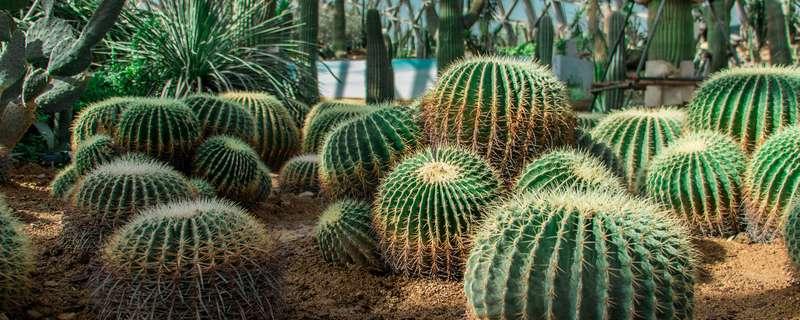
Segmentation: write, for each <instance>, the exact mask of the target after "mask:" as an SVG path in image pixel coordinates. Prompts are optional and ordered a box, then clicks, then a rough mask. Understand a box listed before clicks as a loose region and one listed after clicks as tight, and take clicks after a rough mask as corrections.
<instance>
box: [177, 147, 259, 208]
mask: <svg viewBox="0 0 800 320" xmlns="http://www.w3.org/2000/svg"><path fill="white" fill-rule="evenodd" d="M192 167H193V174H194V175H195V176H197V177H201V178H203V179H205V180H206V181H208V182H209V183H211V185H213V186H214V187H215V188H216V190H217V193H218V194H219V195H220V196H222V197H225V198H228V199H231V200H234V201H238V202H239V203H241V204H243V205H255V204H257V203H259V202H261V201H263V200H264V199H265V198H266V196H267V195H268V192H269V190H270V189H269V188H270V187H271V183H269V184H268V185H267V186H264V185H263V179H264V176H267V178H268V177H269V170H268V169H267V168H266V167H265V166H264V164H263V163H262V162H261V159H260V158H259V156H258V154H257V153H256V152H255V150H253V148H251V147H250V145H248V144H247V143H245V142H244V141H242V140H239V139H237V138H234V137H231V136H214V137H211V138H210V139H208V140H207V141H206V142H204V143H203V144H202V145H200V147H198V148H197V156H196V157H195V160H194V162H193V163H192ZM264 188H267V192H264Z"/></svg>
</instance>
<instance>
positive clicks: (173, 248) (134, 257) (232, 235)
mask: <svg viewBox="0 0 800 320" xmlns="http://www.w3.org/2000/svg"><path fill="white" fill-rule="evenodd" d="M270 245H271V243H270V240H269V233H268V232H267V230H266V228H265V227H264V225H262V224H261V223H260V222H259V221H257V220H255V219H254V218H252V217H251V216H250V215H249V214H248V213H247V212H245V211H244V210H242V209H240V208H238V207H236V206H234V205H232V204H230V203H227V202H225V201H221V200H212V199H203V200H191V201H182V202H175V203H170V204H165V205H161V206H157V207H154V208H151V209H150V210H146V211H144V212H142V213H141V214H140V215H138V216H137V217H136V218H135V219H134V220H133V221H131V222H130V223H129V224H127V225H125V226H123V227H122V228H121V229H119V230H118V231H117V232H116V233H115V234H114V235H113V236H112V237H111V238H110V241H108V243H107V244H106V245H105V247H104V248H103V251H102V256H101V259H100V260H101V264H102V267H101V270H100V272H99V273H98V275H96V276H95V277H93V278H92V282H91V283H92V285H93V286H94V290H93V291H92V298H93V299H92V300H93V302H94V303H95V305H94V307H95V308H96V310H97V312H98V314H99V318H102V319H105V318H125V319H129V318H146V319H218V318H220V317H223V318H228V317H229V318H237V319H271V318H272V316H271V315H274V314H278V313H276V312H277V310H276V309H275V308H276V306H277V305H278V304H277V303H276V301H275V298H276V293H277V290H278V289H277V288H276V286H277V282H276V280H275V277H274V274H273V272H272V271H271V269H270V268H269V263H270V261H269V260H270V259H269V254H268V251H267V250H268V249H269V248H270Z"/></svg>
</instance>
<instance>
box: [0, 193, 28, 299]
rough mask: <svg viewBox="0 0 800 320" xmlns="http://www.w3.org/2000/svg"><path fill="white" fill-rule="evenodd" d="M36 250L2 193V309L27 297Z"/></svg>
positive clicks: (0, 244)
mask: <svg viewBox="0 0 800 320" xmlns="http://www.w3.org/2000/svg"><path fill="white" fill-rule="evenodd" d="M33 259H34V257H33V250H32V248H31V244H30V240H29V239H28V237H27V236H26V235H25V231H24V230H23V225H22V223H20V222H19V220H17V218H15V217H14V216H13V214H12V211H11V209H10V208H9V207H8V206H7V205H6V202H5V200H4V199H3V197H2V195H0V310H5V309H6V308H10V307H13V306H19V305H21V304H23V302H25V300H26V295H27V293H28V291H29V289H30V286H31V279H30V274H31V272H33V271H34V270H35V266H36V264H35V263H34V260H33Z"/></svg>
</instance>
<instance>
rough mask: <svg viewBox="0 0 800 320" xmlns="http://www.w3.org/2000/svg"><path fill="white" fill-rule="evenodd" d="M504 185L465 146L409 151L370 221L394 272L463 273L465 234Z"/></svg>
mask: <svg viewBox="0 0 800 320" xmlns="http://www.w3.org/2000/svg"><path fill="white" fill-rule="evenodd" d="M502 190H503V184H502V181H501V180H500V177H499V175H498V174H497V173H496V172H495V171H494V170H493V169H492V168H491V167H490V165H489V164H488V163H487V162H486V161H485V160H483V159H481V158H480V157H479V156H478V155H476V154H473V153H471V152H469V151H466V150H462V149H459V148H452V147H444V148H441V149H425V150H422V151H420V152H419V153H417V154H415V155H413V156H410V157H409V158H407V159H406V160H404V161H403V162H401V163H400V164H398V165H397V167H396V168H395V169H394V171H392V172H391V173H390V174H389V175H387V176H386V178H385V179H384V180H383V183H382V184H381V186H380V190H379V192H378V195H377V196H376V200H375V210H374V213H373V214H374V217H373V226H374V227H375V231H376V232H377V234H378V239H379V248H380V250H381V252H382V254H383V257H384V258H385V259H386V262H387V263H388V265H389V266H390V267H391V269H392V270H394V271H395V272H397V273H402V274H405V275H413V276H426V277H441V278H459V277H461V275H462V274H463V267H464V261H465V260H466V257H467V251H468V250H469V249H468V247H467V245H466V240H467V237H468V235H469V234H471V232H473V231H474V229H475V226H476V225H477V222H478V221H480V220H481V219H482V218H483V217H484V211H483V210H484V208H485V207H486V206H487V205H488V204H489V203H491V202H493V201H495V200H497V199H498V198H499V197H500V195H501V193H502Z"/></svg>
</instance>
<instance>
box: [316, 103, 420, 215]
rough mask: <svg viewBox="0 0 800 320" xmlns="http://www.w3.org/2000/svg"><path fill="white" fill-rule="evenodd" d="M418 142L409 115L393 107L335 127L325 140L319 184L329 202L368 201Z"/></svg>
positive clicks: (406, 110) (401, 109) (405, 111)
mask: <svg viewBox="0 0 800 320" xmlns="http://www.w3.org/2000/svg"><path fill="white" fill-rule="evenodd" d="M421 142H422V130H421V129H420V127H419V125H417V123H416V122H415V121H414V118H413V115H412V112H411V111H409V110H408V109H406V108H401V107H397V106H391V105H386V106H381V107H378V109H377V110H376V111H373V112H371V113H369V114H367V115H364V116H361V117H358V118H356V119H352V120H350V121H348V122H345V123H343V124H341V125H340V126H338V127H336V129H334V130H333V131H332V132H331V133H330V135H328V137H327V138H326V139H325V142H324V144H323V147H322V152H321V156H320V164H319V176H320V183H321V185H322V189H323V192H324V193H325V195H326V196H328V197H330V198H334V199H335V198H339V197H343V196H349V197H353V198H361V199H369V198H371V197H372V196H373V194H374V193H375V190H376V189H377V188H378V184H379V183H380V180H381V178H383V176H384V175H385V174H386V173H388V172H389V170H391V168H392V166H394V165H395V164H396V163H397V162H399V161H400V160H401V159H402V158H403V157H404V156H405V155H406V154H408V153H409V152H411V151H413V150H415V149H416V148H417V147H418V146H419V145H420V144H421Z"/></svg>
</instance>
